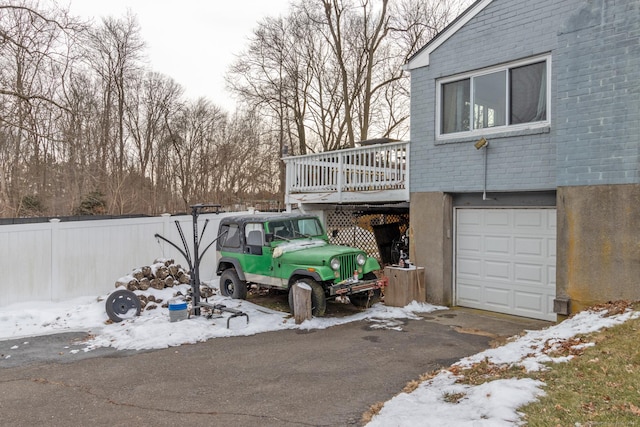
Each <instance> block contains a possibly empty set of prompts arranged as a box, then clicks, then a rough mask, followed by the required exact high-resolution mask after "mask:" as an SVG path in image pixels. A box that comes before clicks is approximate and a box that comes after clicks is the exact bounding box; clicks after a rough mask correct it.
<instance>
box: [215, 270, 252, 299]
mask: <svg viewBox="0 0 640 427" xmlns="http://www.w3.org/2000/svg"><path fill="white" fill-rule="evenodd" d="M220 293H221V294H222V296H225V297H231V298H233V299H247V283H246V282H245V281H243V280H240V278H239V277H238V273H237V272H236V270H235V269H234V268H228V269H226V270H225V271H223V272H222V275H221V276H220Z"/></svg>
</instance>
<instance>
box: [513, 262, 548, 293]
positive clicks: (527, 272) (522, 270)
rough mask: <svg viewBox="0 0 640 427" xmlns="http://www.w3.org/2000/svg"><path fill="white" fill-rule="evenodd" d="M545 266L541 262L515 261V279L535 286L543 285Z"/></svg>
mask: <svg viewBox="0 0 640 427" xmlns="http://www.w3.org/2000/svg"><path fill="white" fill-rule="evenodd" d="M543 268H544V266H542V265H540V264H521V263H515V264H514V270H515V276H514V279H515V281H516V282H519V283H528V284H530V285H532V286H533V287H536V286H540V287H542V286H543V280H544V274H543V273H544V271H543Z"/></svg>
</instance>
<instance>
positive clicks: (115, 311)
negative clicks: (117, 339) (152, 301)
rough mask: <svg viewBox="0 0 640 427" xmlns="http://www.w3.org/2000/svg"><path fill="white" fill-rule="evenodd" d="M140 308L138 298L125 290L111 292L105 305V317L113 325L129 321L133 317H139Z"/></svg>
mask: <svg viewBox="0 0 640 427" xmlns="http://www.w3.org/2000/svg"><path fill="white" fill-rule="evenodd" d="M141 307H142V306H141V304H140V299H139V298H138V296H137V295H136V294H134V293H133V292H131V291H128V290H126V289H120V290H117V291H115V292H112V293H111V295H109V297H108V298H107V302H106V303H105V309H106V310H107V316H109V319H111V320H112V321H113V322H115V323H119V322H122V321H123V320H125V319H131V318H132V317H134V316H140V309H141Z"/></svg>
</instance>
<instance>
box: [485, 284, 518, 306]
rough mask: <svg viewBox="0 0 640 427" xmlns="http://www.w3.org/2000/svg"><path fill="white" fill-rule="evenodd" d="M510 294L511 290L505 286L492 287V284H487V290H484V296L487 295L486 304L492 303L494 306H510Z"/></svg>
mask: <svg viewBox="0 0 640 427" xmlns="http://www.w3.org/2000/svg"><path fill="white" fill-rule="evenodd" d="M510 294H511V292H509V291H508V290H506V289H505V288H503V287H500V288H498V287H491V286H487V287H485V292H484V296H485V300H484V302H485V304H487V305H490V306H492V307H500V308H503V309H507V308H509V306H510V302H511V298H510Z"/></svg>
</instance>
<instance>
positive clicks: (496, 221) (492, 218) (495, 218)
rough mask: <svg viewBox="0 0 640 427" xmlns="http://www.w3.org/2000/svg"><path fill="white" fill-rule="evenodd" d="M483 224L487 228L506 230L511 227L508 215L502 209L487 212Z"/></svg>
mask: <svg viewBox="0 0 640 427" xmlns="http://www.w3.org/2000/svg"><path fill="white" fill-rule="evenodd" d="M479 222H480V223H482V222H483V221H482V220H480V221H479ZM484 224H485V225H486V226H487V227H488V228H492V227H495V228H498V229H501V228H507V227H510V226H511V218H510V216H509V214H508V213H507V212H505V211H504V210H502V209H496V210H494V211H492V212H489V213H488V214H487V215H485V220H484Z"/></svg>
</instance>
